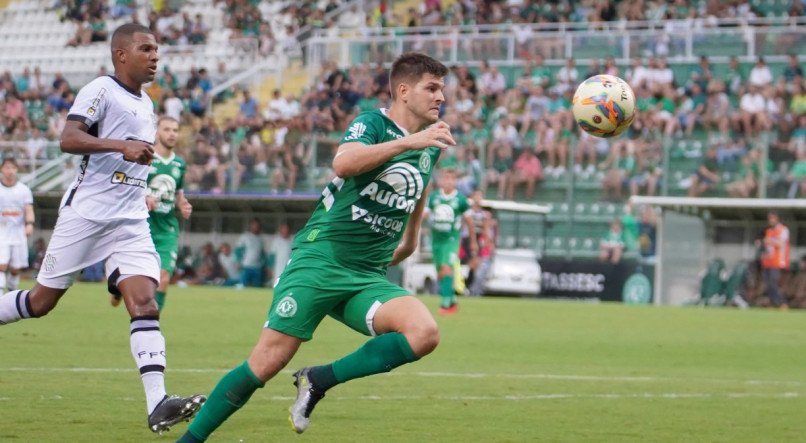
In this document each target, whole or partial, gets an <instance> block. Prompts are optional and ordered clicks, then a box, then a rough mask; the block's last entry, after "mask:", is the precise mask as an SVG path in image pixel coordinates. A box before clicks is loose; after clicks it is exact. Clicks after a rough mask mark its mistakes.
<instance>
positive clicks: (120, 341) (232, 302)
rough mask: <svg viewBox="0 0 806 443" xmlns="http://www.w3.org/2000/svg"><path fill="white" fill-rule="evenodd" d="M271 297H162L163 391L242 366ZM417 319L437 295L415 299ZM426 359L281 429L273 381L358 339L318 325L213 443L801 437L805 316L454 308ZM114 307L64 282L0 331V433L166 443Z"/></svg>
mask: <svg viewBox="0 0 806 443" xmlns="http://www.w3.org/2000/svg"><path fill="white" fill-rule="evenodd" d="M270 296H271V295H270V292H269V291H266V290H263V291H258V290H243V291H235V290H231V289H222V288H207V287H204V288H186V289H180V288H175V287H172V288H171V289H170V291H169V294H168V303H167V307H166V311H165V312H164V313H163V319H162V327H163V332H164V334H165V336H166V339H167V343H168V365H169V368H168V372H167V383H168V390H169V392H172V393H182V394H188V393H190V392H202V393H209V392H210V390H211V389H212V387H213V386H214V384H215V383H216V382H217V381H218V379H219V378H220V377H221V375H222V374H223V373H224V372H226V371H227V370H229V369H230V368H232V367H234V366H236V365H238V364H239V363H240V362H242V361H243V360H244V358H245V357H246V356H247V355H248V353H249V351H250V350H251V348H252V346H253V344H254V343H255V341H256V339H257V337H258V333H259V331H260V328H261V326H262V324H263V322H264V320H265V315H266V309H267V307H268V305H269V301H270ZM423 300H424V301H425V303H426V304H427V305H428V306H429V307H430V308H432V309H435V308H436V299H434V298H423ZM461 302H462V304H461V306H462V310H461V312H460V313H459V314H458V315H456V316H453V317H449V318H438V319H437V320H438V322H439V324H440V328H441V331H442V342H441V344H440V346H439V348H438V349H437V350H436V351H435V353H434V354H432V355H431V356H429V357H427V358H425V359H423V361H420V362H417V363H414V364H411V365H406V366H404V367H402V368H399V369H398V370H396V371H394V372H393V373H391V374H388V375H379V376H375V377H370V378H365V379H361V380H355V381H353V382H351V383H348V384H346V385H343V386H339V387H337V388H335V389H334V390H332V391H331V392H329V393H328V396H327V398H326V399H324V400H323V401H322V402H321V403H320V404H319V406H318V407H317V409H316V413H315V414H314V416H313V420H312V424H311V427H310V428H309V430H308V431H307V432H306V433H305V434H303V435H302V436H297V435H296V434H294V433H293V432H292V431H291V430H290V426H289V424H288V422H287V412H286V410H287V408H288V406H289V405H290V404H291V402H292V401H293V396H294V394H295V391H294V389H293V387H292V385H291V377H290V373H291V372H292V371H293V370H295V369H297V368H300V367H302V366H305V365H310V364H319V363H324V362H328V361H331V360H333V359H335V358H337V357H340V356H342V355H344V354H346V353H348V352H351V351H352V350H353V349H355V348H356V347H357V346H359V345H360V344H361V343H362V342H363V341H364V340H365V338H364V337H362V336H360V335H358V334H356V333H354V332H352V331H351V330H349V329H347V328H346V327H344V326H343V325H341V324H339V323H337V322H335V321H333V320H330V319H327V320H325V322H324V323H323V324H322V326H321V327H320V329H319V330H318V331H317V334H316V336H315V337H314V340H313V341H312V342H310V343H308V344H306V345H303V347H302V349H301V351H300V352H299V354H298V355H297V357H296V358H295V359H294V360H293V361H292V362H291V364H290V365H289V367H288V368H287V370H286V371H284V372H283V373H282V374H280V375H279V376H278V377H277V378H275V379H274V380H272V381H271V382H269V384H267V386H266V388H264V389H262V390H259V391H258V392H256V393H255V395H254V396H253V397H252V400H251V401H250V402H249V403H248V404H247V406H246V407H244V408H243V409H241V411H240V412H238V413H237V414H235V415H234V416H233V417H231V418H230V420H229V421H227V422H226V423H225V424H224V426H222V427H221V428H220V429H219V430H218V432H216V433H215V434H214V435H213V438H211V441H214V442H215V441H218V442H274V441H277V442H286V441H287V442H291V441H294V442H300V441H317V442H318V441H328V442H330V441H336V442H356V441H358V442H376V441H383V442H385V443H388V442H463V443H468V442H521V441H528V442H533V441H544V442H762V441H767V442H788V441H791V442H796V441H804V440H806V421H804V419H803V411H806V371H805V370H804V368H806V313H803V312H793V311H790V312H779V311H761V310H749V311H738V310H729V309H700V308H656V307H650V306H623V305H609V304H602V305H594V304H583V303H562V302H548V301H534V300H518V299H490V298H482V299H463V300H461ZM145 419H146V416H145V401H144V396H143V392H142V386H141V384H140V381H139V377H138V375H137V372H136V370H135V368H134V364H133V361H132V357H131V355H130V352H129V329H128V318H127V315H126V312H125V310H124V309H122V308H118V309H113V308H111V307H109V304H108V302H107V296H106V294H105V291H104V287H103V286H101V285H94V284H79V285H76V286H75V287H74V288H73V289H72V290H71V291H70V292H69V293H68V294H67V295H66V296H65V297H64V298H63V300H62V302H61V303H60V306H59V307H58V308H57V309H56V310H55V311H54V312H53V313H51V314H50V315H49V316H48V317H46V318H44V319H39V320H27V321H23V322H20V323H16V324H13V325H8V326H3V327H0V441H2V442H65V441H68V442H88V441H94V442H150V441H173V440H174V439H176V438H177V437H178V436H179V435H180V434H181V433H182V432H183V431H184V429H185V428H186V425H185V424H180V425H177V426H176V427H175V428H174V429H173V430H171V431H170V432H169V433H167V434H165V435H163V436H158V435H154V434H151V432H149V431H148V430H147V428H146V420H145Z"/></svg>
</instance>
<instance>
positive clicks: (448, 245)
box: [431, 237, 460, 271]
mask: <svg viewBox="0 0 806 443" xmlns="http://www.w3.org/2000/svg"><path fill="white" fill-rule="evenodd" d="M459 241H460V240H459V238H453V237H451V238H448V239H444V240H443V239H434V240H432V242H431V253H432V255H433V257H434V266H436V268H437V271H439V268H440V267H442V265H448V266H451V267H453V264H454V263H456V262H457V261H458V260H459Z"/></svg>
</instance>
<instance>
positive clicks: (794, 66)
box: [781, 54, 803, 83]
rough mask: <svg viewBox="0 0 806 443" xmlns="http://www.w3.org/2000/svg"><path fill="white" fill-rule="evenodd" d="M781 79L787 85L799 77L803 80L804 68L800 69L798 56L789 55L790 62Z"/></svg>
mask: <svg viewBox="0 0 806 443" xmlns="http://www.w3.org/2000/svg"><path fill="white" fill-rule="evenodd" d="M781 77H783V79H784V81H786V82H787V83H791V82H794V81H795V79H797V78H798V77H800V78H803V68H801V67H800V62H799V61H798V56H797V54H789V61H788V62H787V65H786V68H784V72H782V73H781Z"/></svg>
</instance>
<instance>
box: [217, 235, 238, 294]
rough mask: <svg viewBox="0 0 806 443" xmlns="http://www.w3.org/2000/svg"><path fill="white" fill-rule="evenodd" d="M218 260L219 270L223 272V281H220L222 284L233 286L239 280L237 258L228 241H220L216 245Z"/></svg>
mask: <svg viewBox="0 0 806 443" xmlns="http://www.w3.org/2000/svg"><path fill="white" fill-rule="evenodd" d="M218 262H219V263H221V270H222V271H223V274H224V275H223V277H224V281H223V282H222V283H221V284H222V285H223V286H235V285H236V284H238V283H239V282H240V281H241V277H240V275H241V270H240V267H239V264H238V258H237V257H235V254H233V252H232V246H230V244H229V243H227V242H224V243H221V245H220V246H219V247H218Z"/></svg>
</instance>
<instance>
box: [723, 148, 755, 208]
mask: <svg viewBox="0 0 806 443" xmlns="http://www.w3.org/2000/svg"><path fill="white" fill-rule="evenodd" d="M759 158H760V155H759V154H758V151H750V152H749V153H747V154H746V155H745V156H743V157H742V161H741V166H740V167H739V173H738V174H737V177H736V180H734V181H733V182H731V183H728V184H726V185H725V190H726V191H727V192H728V195H729V196H731V197H739V198H748V197H751V196H752V194H753V192H755V190H756V186H757V185H758V174H757V172H758V170H759V169H758V162H759Z"/></svg>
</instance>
